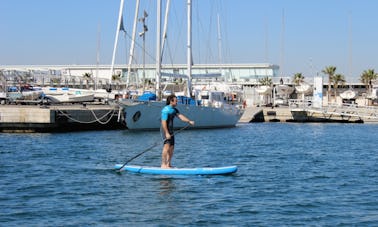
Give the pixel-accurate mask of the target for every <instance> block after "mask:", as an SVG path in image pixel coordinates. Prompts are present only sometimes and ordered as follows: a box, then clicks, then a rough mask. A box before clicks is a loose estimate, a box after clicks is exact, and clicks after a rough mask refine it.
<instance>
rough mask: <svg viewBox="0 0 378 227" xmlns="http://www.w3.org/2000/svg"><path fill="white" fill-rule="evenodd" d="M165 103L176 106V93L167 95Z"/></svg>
mask: <svg viewBox="0 0 378 227" xmlns="http://www.w3.org/2000/svg"><path fill="white" fill-rule="evenodd" d="M166 104H167V105H172V106H176V105H177V97H176V95H173V94H172V95H169V96H168V97H167V102H166Z"/></svg>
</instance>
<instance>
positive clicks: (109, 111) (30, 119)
mask: <svg viewBox="0 0 378 227" xmlns="http://www.w3.org/2000/svg"><path fill="white" fill-rule="evenodd" d="M122 119H123V115H122V113H121V110H120V108H119V107H118V105H104V104H97V105H96V104H77V105H0V132H60V131H64V132H66V131H82V130H109V129H122V128H126V127H125V125H124V124H123V123H122V122H123V120H122Z"/></svg>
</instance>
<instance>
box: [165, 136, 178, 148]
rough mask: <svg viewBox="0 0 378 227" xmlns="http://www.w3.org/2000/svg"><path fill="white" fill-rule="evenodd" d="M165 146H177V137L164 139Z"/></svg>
mask: <svg viewBox="0 0 378 227" xmlns="http://www.w3.org/2000/svg"><path fill="white" fill-rule="evenodd" d="M164 144H169V145H172V146H173V145H175V137H174V136H171V138H170V139H164Z"/></svg>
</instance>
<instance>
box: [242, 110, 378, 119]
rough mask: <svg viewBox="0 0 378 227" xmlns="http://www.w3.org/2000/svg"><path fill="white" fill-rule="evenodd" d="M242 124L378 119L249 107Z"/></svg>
mask: <svg viewBox="0 0 378 227" xmlns="http://www.w3.org/2000/svg"><path fill="white" fill-rule="evenodd" d="M239 122H241V123H252V122H303V123H305V122H342V123H363V122H369V123H378V119H372V118H366V117H363V116H358V115H346V114H335V113H326V112H314V111H309V110H303V109H294V108H289V107H275V108H271V107H247V108H246V109H245V112H244V114H243V116H242V117H241V119H240V121H239Z"/></svg>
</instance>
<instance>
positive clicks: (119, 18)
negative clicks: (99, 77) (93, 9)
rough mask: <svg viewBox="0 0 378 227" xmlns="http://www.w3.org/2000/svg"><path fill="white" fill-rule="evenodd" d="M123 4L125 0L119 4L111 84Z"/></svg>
mask: <svg viewBox="0 0 378 227" xmlns="http://www.w3.org/2000/svg"><path fill="white" fill-rule="evenodd" d="M123 5H124V0H121V3H120V6H119V13H118V25H117V31H116V36H115V40H114V48H113V57H112V65H111V67H110V76H109V84H112V76H113V71H114V61H115V55H116V50H117V44H118V36H119V28H120V27H121V21H122V12H123Z"/></svg>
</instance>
